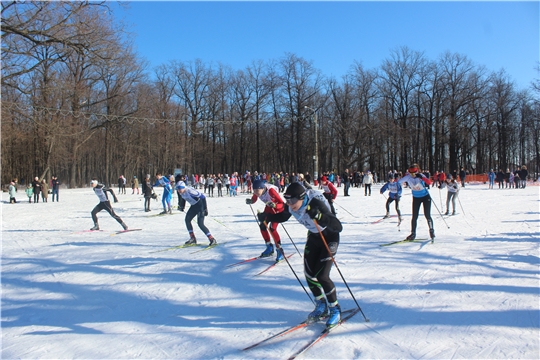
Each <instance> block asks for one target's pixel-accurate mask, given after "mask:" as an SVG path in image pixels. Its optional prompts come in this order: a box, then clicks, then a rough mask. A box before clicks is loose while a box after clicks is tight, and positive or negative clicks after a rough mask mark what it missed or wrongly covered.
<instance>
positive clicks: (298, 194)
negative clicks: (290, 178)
mask: <svg viewBox="0 0 540 360" xmlns="http://www.w3.org/2000/svg"><path fill="white" fill-rule="evenodd" d="M283 196H284V197H285V199H286V200H289V199H298V200H302V199H303V198H304V197H305V196H306V188H305V187H303V186H302V184H300V183H299V182H294V183H292V184H291V185H289V187H287V190H286V191H285V194H283Z"/></svg>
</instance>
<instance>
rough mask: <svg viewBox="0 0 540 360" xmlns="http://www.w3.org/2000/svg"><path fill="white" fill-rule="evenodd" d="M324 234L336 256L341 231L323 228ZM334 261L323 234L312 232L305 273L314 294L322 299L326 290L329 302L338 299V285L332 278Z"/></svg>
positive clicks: (307, 243) (309, 237)
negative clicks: (336, 285) (331, 271)
mask: <svg viewBox="0 0 540 360" xmlns="http://www.w3.org/2000/svg"><path fill="white" fill-rule="evenodd" d="M323 235H324V238H325V239H326V241H327V244H328V247H329V248H330V251H331V252H332V256H335V255H336V253H337V248H338V246H339V233H332V232H329V231H326V230H323ZM332 263H333V262H332V257H331V256H330V254H328V250H327V249H326V246H325V245H324V241H323V239H322V238H321V236H320V235H319V234H318V233H312V232H310V233H309V234H308V238H307V241H306V246H305V248H304V275H305V276H306V281H307V283H308V286H309V289H310V290H311V292H312V293H313V296H314V297H315V298H316V299H320V298H321V296H323V291H324V295H325V296H326V301H327V302H328V303H329V304H331V303H335V302H336V301H337V294H336V287H335V285H334V282H333V281H332V279H330V270H331V269H332Z"/></svg>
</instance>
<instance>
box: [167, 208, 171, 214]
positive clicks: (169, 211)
mask: <svg viewBox="0 0 540 360" xmlns="http://www.w3.org/2000/svg"><path fill="white" fill-rule="evenodd" d="M167 213H169V214H171V215H172V207H170V206H169V210H168V211H167Z"/></svg>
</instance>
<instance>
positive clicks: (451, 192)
mask: <svg viewBox="0 0 540 360" xmlns="http://www.w3.org/2000/svg"><path fill="white" fill-rule="evenodd" d="M446 186H447V187H448V193H447V194H446V213H445V214H444V215H448V214H449V213H450V201H452V215H456V198H457V196H458V194H459V184H458V182H457V181H456V179H454V178H452V177H449V178H448V179H447V180H446Z"/></svg>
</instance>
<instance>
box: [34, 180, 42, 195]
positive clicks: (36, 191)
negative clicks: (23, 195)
mask: <svg viewBox="0 0 540 360" xmlns="http://www.w3.org/2000/svg"><path fill="white" fill-rule="evenodd" d="M32 189H33V190H34V194H39V193H40V191H41V183H40V182H39V180H34V181H32Z"/></svg>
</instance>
